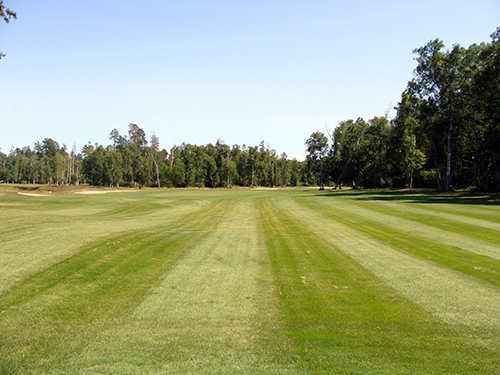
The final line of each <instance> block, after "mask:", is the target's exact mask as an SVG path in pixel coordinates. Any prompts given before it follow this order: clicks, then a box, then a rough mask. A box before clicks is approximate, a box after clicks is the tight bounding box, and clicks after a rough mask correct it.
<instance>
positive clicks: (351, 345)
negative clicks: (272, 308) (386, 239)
mask: <svg viewBox="0 0 500 375" xmlns="http://www.w3.org/2000/svg"><path fill="white" fill-rule="evenodd" d="M260 220H261V225H262V231H263V233H264V236H265V241H266V246H267V248H268V251H269V256H270V259H271V264H272V269H273V273H274V275H275V280H276V285H277V287H278V290H279V299H280V303H281V308H282V313H283V316H284V320H285V322H286V323H285V324H286V327H285V330H286V332H287V334H288V335H289V336H290V337H291V338H292V340H293V343H294V348H293V350H292V351H291V353H289V355H290V360H292V361H294V363H295V364H296V366H297V367H298V368H300V369H301V371H304V372H305V373H325V374H329V373H359V374H362V373H388V374H394V373H453V374H461V373H463V374H467V373H491V372H493V371H494V369H495V368H496V366H498V365H499V363H498V361H497V359H496V353H495V352H494V351H491V350H489V349H487V348H485V347H481V345H471V343H470V342H469V338H468V337H466V336H462V334H463V332H462V333H461V332H460V331H458V330H454V329H453V328H452V327H450V326H446V325H444V324H441V323H439V322H437V321H435V320H433V318H431V317H430V316H429V315H428V314H427V313H425V312H424V311H422V310H421V309H420V308H419V307H418V306H416V305H414V304H411V303H409V302H408V301H406V300H404V299H401V298H400V297H399V296H398V295H397V293H396V292H395V291H394V290H392V289H390V288H388V287H386V286H385V285H384V284H383V283H382V282H381V281H380V280H378V279H377V278H375V277H374V276H373V275H372V274H370V273H369V272H367V271H365V270H364V269H363V268H362V267H360V266H359V265H358V264H357V263H356V262H354V261H353V260H352V259H350V258H349V257H347V256H345V255H343V254H342V253H341V252H340V251H338V250H337V249H335V248H333V247H332V246H330V245H328V244H327V243H325V242H324V241H322V240H321V239H320V238H318V237H316V236H314V235H312V234H311V233H308V232H307V231H304V230H303V229H302V228H301V226H300V225H299V224H298V223H297V222H295V221H293V219H291V218H290V217H289V216H288V215H287V213H286V212H285V211H284V210H280V209H279V208H278V207H276V206H274V205H272V204H271V203H269V202H266V203H263V204H262V205H261V218H260ZM295 356H296V357H295ZM294 358H295V359H294Z"/></svg>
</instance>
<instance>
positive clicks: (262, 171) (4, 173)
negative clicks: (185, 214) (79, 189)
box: [0, 124, 314, 187]
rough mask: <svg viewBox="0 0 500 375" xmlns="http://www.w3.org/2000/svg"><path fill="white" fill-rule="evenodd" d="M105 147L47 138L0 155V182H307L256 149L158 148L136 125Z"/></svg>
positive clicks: (295, 167)
mask: <svg viewBox="0 0 500 375" xmlns="http://www.w3.org/2000/svg"><path fill="white" fill-rule="evenodd" d="M110 140H111V144H110V145H107V146H103V145H99V144H87V145H85V146H84V147H83V149H82V151H81V152H80V153H76V152H75V151H74V149H73V150H72V151H71V152H68V150H67V148H66V146H64V145H63V146H60V145H59V144H58V143H57V142H56V141H54V140H52V139H50V138H47V139H44V140H43V141H41V142H37V143H36V144H35V146H34V148H33V149H31V148H30V147H24V148H21V149H20V148H16V149H13V150H12V151H11V152H10V153H9V155H5V154H2V153H0V181H4V182H11V183H44V184H45V183H48V184H79V183H89V184H91V185H97V186H109V187H118V186H136V187H137V186H138V187H142V186H158V187H161V186H172V187H231V186H233V185H239V186H292V185H298V184H307V183H308V182H309V183H313V182H314V179H313V178H312V177H310V181H308V180H307V176H305V175H304V168H303V166H304V163H302V162H299V161H297V160H295V159H289V158H287V156H286V154H278V153H277V152H276V151H275V150H273V149H270V148H269V147H268V146H266V145H265V143H264V142H261V143H260V145H258V146H249V147H247V146H245V145H243V146H239V145H234V146H229V145H227V144H225V143H224V142H222V141H220V140H219V141H217V142H216V143H215V144H207V145H201V146H200V145H193V144H186V143H183V144H181V145H179V146H174V147H172V148H171V149H170V150H165V149H161V148H160V142H159V139H158V137H157V136H155V135H154V134H153V135H152V136H151V138H150V141H149V142H148V140H147V138H146V133H145V132H144V130H143V129H141V128H140V127H139V125H137V124H130V125H129V128H128V134H127V135H122V134H120V133H119V132H118V130H116V129H113V130H112V131H111V133H110Z"/></svg>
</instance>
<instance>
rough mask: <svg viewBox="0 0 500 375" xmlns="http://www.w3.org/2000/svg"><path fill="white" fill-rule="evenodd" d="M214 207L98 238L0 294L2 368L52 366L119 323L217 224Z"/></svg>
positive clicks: (39, 368)
mask: <svg viewBox="0 0 500 375" xmlns="http://www.w3.org/2000/svg"><path fill="white" fill-rule="evenodd" d="M207 212H209V213H210V214H209V215H199V212H197V213H193V214H189V215H187V216H186V217H185V218H183V219H182V220H179V221H178V222H177V223H176V224H175V225H174V226H172V227H169V228H165V227H161V226H158V227H153V228H149V229H148V230H144V231H134V232H132V233H120V234H118V235H115V236H113V237H109V238H106V239H104V240H100V241H98V242H96V243H92V244H90V245H88V246H85V247H84V248H82V249H81V250H80V251H79V252H78V253H77V254H75V255H73V256H71V257H70V258H68V259H66V260H64V261H62V262H60V263H58V264H55V265H53V266H51V267H49V268H48V269H46V270H44V271H42V272H40V273H37V274H35V275H33V276H31V277H29V278H28V279H26V280H25V281H23V282H22V283H20V284H18V285H16V286H15V287H13V288H12V289H10V290H9V291H8V292H7V293H5V294H3V295H2V296H0V314H1V318H2V319H1V321H0V332H1V334H0V337H1V341H0V345H1V346H0V352H2V353H3V359H2V369H3V371H5V372H25V371H33V370H35V369H36V370H37V371H40V370H43V369H45V370H44V371H48V370H49V369H50V368H51V367H53V366H55V365H57V362H58V361H60V360H61V359H62V358H64V357H65V356H66V355H68V354H74V352H75V351H78V350H81V349H82V347H83V346H84V345H85V344H86V343H87V342H88V341H89V340H91V339H92V336H93V334H94V335H95V334H97V333H98V332H99V331H101V330H103V329H106V328H109V326H111V325H114V324H117V322H118V321H119V320H120V317H122V316H124V315H126V314H127V313H128V312H130V311H131V309H133V308H134V307H135V306H136V305H137V304H138V303H140V302H141V301H142V299H143V297H144V296H145V294H146V293H147V292H148V291H149V290H150V289H151V288H152V287H153V286H154V285H155V284H156V283H157V281H158V280H159V278H160V277H162V275H163V274H164V272H165V271H166V270H168V268H170V267H172V266H173V265H174V264H176V262H178V261H179V259H180V258H181V257H182V255H183V254H184V252H185V251H187V250H188V249H189V248H190V246H192V245H193V244H194V243H196V242H197V241H199V240H200V238H201V237H203V236H204V235H206V233H207V231H209V230H210V228H213V226H214V225H216V223H217V217H218V215H220V213H221V209H220V208H218V207H212V208H211V209H209V210H208V211H207Z"/></svg>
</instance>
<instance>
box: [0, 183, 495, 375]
mask: <svg viewBox="0 0 500 375" xmlns="http://www.w3.org/2000/svg"><path fill="white" fill-rule="evenodd" d="M0 220H1V223H2V225H1V226H0V373H6V374H10V373H72V374H75V373H86V374H89V373H113V374H131V373H178V374H195V373H196V374H199V373H202V374H240V373H241V374H307V373H322V374H342V373H346V374H347V373H348V374H367V373H374V374H416V373H418V374H432V373H447V374H470V373H477V374H498V373H500V339H499V337H500V200H499V199H493V198H488V197H487V196H474V195H457V194H448V195H446V194H424V193H408V192H406V193H405V192H396V191H394V192H390V191H354V190H346V191H341V192H332V191H324V192H320V191H318V190H317V189H305V188H296V189H292V188H290V189H244V188H236V189H192V190H190V189H143V190H141V191H139V190H137V191H130V190H129V191H127V192H126V193H124V192H121V191H113V192H109V193H108V194H75V193H74V192H72V191H67V192H66V193H64V194H59V193H55V194H36V193H28V194H24V195H20V194H18V193H17V191H16V190H15V189H14V188H3V187H0Z"/></svg>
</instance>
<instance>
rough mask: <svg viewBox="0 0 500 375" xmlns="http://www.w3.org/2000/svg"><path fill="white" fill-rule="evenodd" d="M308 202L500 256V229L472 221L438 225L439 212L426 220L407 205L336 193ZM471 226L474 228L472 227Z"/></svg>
mask: <svg viewBox="0 0 500 375" xmlns="http://www.w3.org/2000/svg"><path fill="white" fill-rule="evenodd" d="M307 201H311V202H315V201H317V203H318V204H317V205H316V206H317V207H320V206H323V207H329V208H331V209H332V210H333V211H341V212H342V215H343V216H344V217H345V218H346V219H349V218H350V217H351V216H352V217H356V216H358V217H359V216H361V217H363V218H366V219H368V220H370V221H372V222H373V223H374V224H377V223H380V224H383V225H387V226H388V227H387V228H386V230H387V232H388V233H390V231H391V228H394V229H395V230H399V231H406V232H407V233H408V234H409V235H416V236H418V237H420V238H423V239H428V240H432V241H435V242H438V243H441V244H443V245H448V244H449V245H452V246H454V247H456V248H459V249H462V250H466V251H469V252H475V253H477V254H481V255H486V256H489V257H492V258H495V259H500V247H499V246H498V245H497V244H498V243H500V231H496V230H492V229H489V228H481V227H477V226H472V225H470V224H467V225H463V223H461V222H458V221H455V222H450V221H447V222H446V223H442V222H441V223H439V224H436V223H435V221H440V220H441V219H442V218H441V217H440V216H439V215H436V216H437V218H436V216H433V215H430V216H431V217H430V218H428V221H425V220H424V219H426V216H424V215H421V214H419V215H417V216H415V215H413V214H412V213H413V212H414V209H413V208H412V207H406V206H403V207H401V208H400V209H394V208H392V207H393V206H392V205H389V204H386V203H383V204H380V203H371V202H370V203H368V202H359V201H357V200H354V199H342V198H339V197H335V195H325V196H323V197H322V198H317V199H311V198H309V199H307ZM441 221H442V220H441ZM428 222H429V223H428ZM444 224H446V225H444ZM450 227H453V231H450V230H449V228H450ZM471 227H472V229H474V231H472V230H471ZM443 228H444V229H443Z"/></svg>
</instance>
